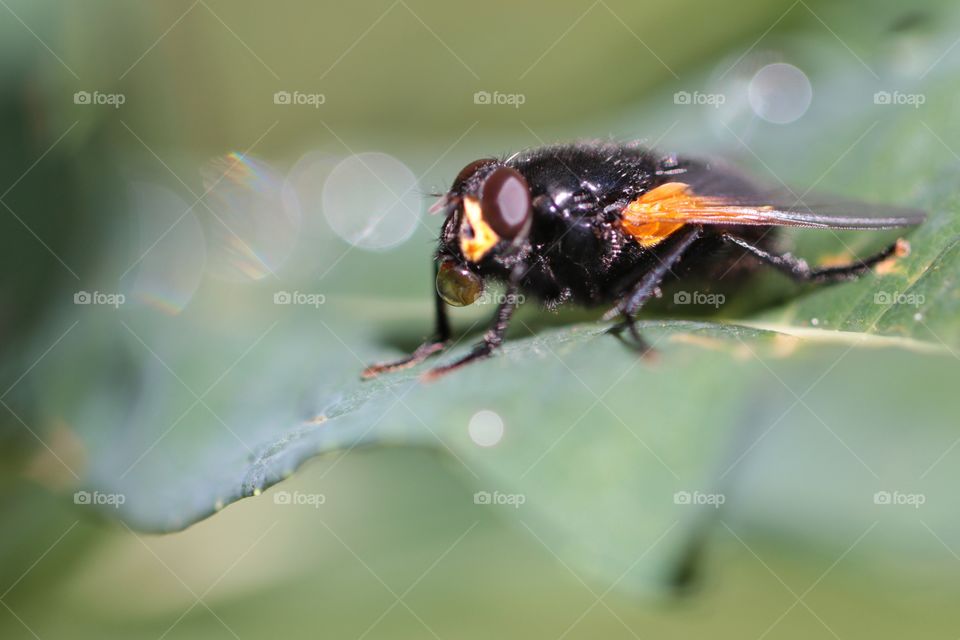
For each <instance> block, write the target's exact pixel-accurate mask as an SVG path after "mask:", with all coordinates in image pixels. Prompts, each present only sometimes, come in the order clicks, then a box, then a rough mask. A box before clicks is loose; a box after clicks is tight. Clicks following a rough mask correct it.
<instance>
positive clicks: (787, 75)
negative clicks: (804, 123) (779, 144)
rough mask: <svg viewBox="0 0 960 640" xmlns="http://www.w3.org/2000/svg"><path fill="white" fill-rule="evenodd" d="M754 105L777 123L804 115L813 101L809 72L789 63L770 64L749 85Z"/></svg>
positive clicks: (756, 74) (751, 102) (754, 109)
mask: <svg viewBox="0 0 960 640" xmlns="http://www.w3.org/2000/svg"><path fill="white" fill-rule="evenodd" d="M747 97H748V99H749V101H750V108H751V109H753V112H754V113H755V114H757V115H758V116H759V117H761V118H763V119H764V120H766V121H767V122H772V123H774V124H789V123H791V122H794V121H795V120H799V119H800V118H801V117H803V114H805V113H806V112H807V109H809V108H810V103H811V101H812V100H813V87H811V86H810V79H809V78H807V74H805V73H804V72H803V71H801V70H800V69H798V68H797V67H795V66H793V65H792V64H787V63H786V62H775V63H773V64H768V65H766V66H765V67H762V68H761V69H760V70H759V71H757V72H756V73H755V74H754V75H753V78H752V79H751V80H750V85H749V86H748V88H747Z"/></svg>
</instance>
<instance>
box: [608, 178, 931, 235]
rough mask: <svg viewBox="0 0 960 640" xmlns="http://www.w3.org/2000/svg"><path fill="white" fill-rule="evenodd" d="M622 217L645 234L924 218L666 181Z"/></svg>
mask: <svg viewBox="0 0 960 640" xmlns="http://www.w3.org/2000/svg"><path fill="white" fill-rule="evenodd" d="M622 217H623V223H624V225H625V226H627V227H634V228H636V227H643V228H648V229H651V230H652V229H655V228H659V229H668V228H670V227H674V226H677V225H684V224H701V225H754V226H775V227H810V228H818V229H894V228H897V227H908V226H911V225H916V224H920V223H921V222H923V220H924V218H925V215H924V213H923V212H922V211H919V210H915V209H907V208H900V207H892V206H880V205H869V204H865V203H860V202H842V201H832V202H828V201H824V200H820V201H807V200H799V199H797V198H795V197H791V196H789V195H785V194H783V193H776V192H766V193H764V192H759V191H758V192H754V193H740V194H737V193H730V194H729V195H716V194H714V193H709V192H706V193H705V192H703V191H700V190H697V189H694V187H692V186H691V185H690V184H688V183H686V182H667V183H665V184H662V185H660V186H659V187H656V188H654V189H651V190H649V191H647V192H646V193H644V194H643V195H641V196H640V197H638V198H637V199H636V200H634V201H633V202H631V203H630V204H628V205H627V206H626V207H625V208H624V210H623V213H622ZM628 230H629V229H628Z"/></svg>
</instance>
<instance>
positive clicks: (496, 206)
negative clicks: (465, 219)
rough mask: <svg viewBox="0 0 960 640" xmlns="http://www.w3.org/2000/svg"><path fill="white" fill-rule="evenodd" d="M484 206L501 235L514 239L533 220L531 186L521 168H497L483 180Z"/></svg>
mask: <svg viewBox="0 0 960 640" xmlns="http://www.w3.org/2000/svg"><path fill="white" fill-rule="evenodd" d="M480 210H481V211H482V212H483V219H484V221H485V222H486V223H487V224H489V225H490V228H491V229H493V230H494V231H495V232H496V233H497V235H499V236H500V237H501V238H505V239H507V240H513V239H514V238H516V237H517V236H518V235H519V234H520V233H521V232H522V231H523V230H524V228H526V226H527V223H528V222H529V220H530V188H529V187H528V186H527V181H526V179H525V178H524V177H523V176H522V175H520V172H519V171H517V170H516V169H511V168H510V167H500V168H498V169H494V171H493V173H491V174H490V175H489V176H487V179H486V180H484V181H483V187H482V189H481V191H480Z"/></svg>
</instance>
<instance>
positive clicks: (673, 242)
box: [603, 227, 701, 354]
mask: <svg viewBox="0 0 960 640" xmlns="http://www.w3.org/2000/svg"><path fill="white" fill-rule="evenodd" d="M700 232H701V229H700V227H689V228H686V229H681V230H680V231H678V232H677V233H675V234H674V235H673V236H672V237H670V238H668V239H667V240H666V241H665V243H669V244H668V245H667V246H666V248H665V250H663V251H660V252H658V253H656V254H655V255H656V257H657V264H655V265H653V266H652V267H651V268H649V269H647V270H646V271H644V272H643V274H642V275H641V276H640V278H639V279H638V280H637V281H636V283H635V284H634V285H633V286H632V287H631V288H630V290H629V291H628V292H627V294H626V295H624V296H623V297H622V298H620V301H619V302H617V304H616V305H614V307H613V308H612V309H610V310H609V311H607V313H605V314H604V316H603V319H604V320H610V319H612V318H616V317H619V318H620V319H621V321H620V322H619V323H617V324H615V325H614V326H613V327H611V328H610V332H611V333H613V334H615V335H617V336H620V335H622V333H623V331H624V330H625V329H626V330H627V331H628V332H629V333H630V337H631V338H632V339H633V341H634V344H633V345H632V346H633V347H634V348H635V349H636V350H637V351H639V352H640V353H643V354H647V353H650V352H651V348H650V345H648V344H647V342H646V341H645V340H644V339H643V337H642V336H641V335H640V332H639V331H638V330H637V324H636V323H637V313H638V312H639V311H640V309H641V308H642V307H643V305H644V304H645V303H646V302H647V300H649V299H650V297H651V296H653V295H654V294H655V293H656V292H657V290H658V288H659V286H660V283H661V282H663V279H664V278H665V277H666V276H667V274H668V273H670V270H671V269H672V268H673V267H674V266H676V264H677V262H679V261H680V258H682V257H683V254H684V253H686V251H687V249H689V248H690V246H691V245H692V244H693V243H694V242H696V241H697V239H699V238H700Z"/></svg>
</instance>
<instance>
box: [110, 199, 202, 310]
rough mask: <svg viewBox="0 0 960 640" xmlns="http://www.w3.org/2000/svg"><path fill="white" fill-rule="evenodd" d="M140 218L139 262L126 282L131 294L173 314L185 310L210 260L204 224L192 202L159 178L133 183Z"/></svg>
mask: <svg viewBox="0 0 960 640" xmlns="http://www.w3.org/2000/svg"><path fill="white" fill-rule="evenodd" d="M130 205H131V207H132V210H133V213H134V214H135V215H136V217H137V220H138V222H139V225H138V226H139V234H140V238H139V249H138V250H137V254H138V258H137V264H136V266H135V267H134V268H132V269H131V270H130V276H129V280H128V279H127V278H126V277H125V278H124V284H125V285H126V286H125V292H126V294H127V296H128V297H129V298H130V299H131V300H133V301H136V302H138V303H142V304H145V305H147V306H150V307H153V308H154V309H157V310H158V311H162V312H164V313H167V314H169V315H176V314H178V313H180V312H181V311H183V309H184V307H186V306H187V303H189V302H190V300H191V299H192V298H193V295H194V294H195V293H196V291H197V289H198V288H199V286H200V281H201V279H202V277H203V271H204V267H205V265H206V261H207V245H206V241H205V239H204V233H203V228H202V227H201V225H200V222H199V221H198V220H197V217H196V215H194V213H193V211H192V210H191V209H190V205H189V203H187V202H186V201H185V200H184V199H183V198H181V197H180V196H178V195H177V194H176V193H174V192H173V191H171V190H170V189H167V188H166V187H162V186H159V185H155V184H150V183H147V182H134V183H133V184H131V185H130Z"/></svg>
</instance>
